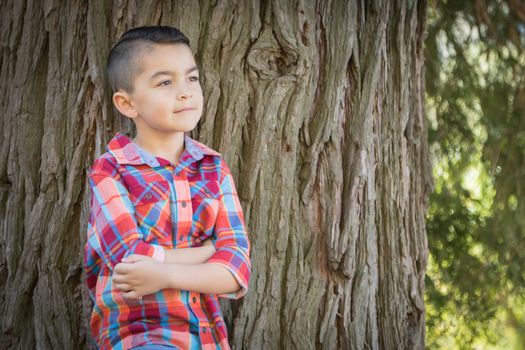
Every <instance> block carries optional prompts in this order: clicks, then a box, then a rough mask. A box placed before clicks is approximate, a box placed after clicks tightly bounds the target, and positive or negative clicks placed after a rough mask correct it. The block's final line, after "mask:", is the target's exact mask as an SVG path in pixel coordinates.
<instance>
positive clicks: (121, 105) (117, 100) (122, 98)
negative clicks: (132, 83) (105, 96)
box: [113, 91, 138, 119]
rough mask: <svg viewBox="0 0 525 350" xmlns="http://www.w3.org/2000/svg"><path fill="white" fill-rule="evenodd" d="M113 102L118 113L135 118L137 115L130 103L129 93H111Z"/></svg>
mask: <svg viewBox="0 0 525 350" xmlns="http://www.w3.org/2000/svg"><path fill="white" fill-rule="evenodd" d="M113 104H114V105H115V107H117V109H118V110H119V112H120V113H122V114H124V115H125V116H126V117H128V118H131V119H135V118H136V117H137V115H138V113H137V111H136V110H135V108H134V107H133V104H132V103H131V99H130V97H129V95H128V94H127V93H125V92H121V91H117V92H115V93H113Z"/></svg>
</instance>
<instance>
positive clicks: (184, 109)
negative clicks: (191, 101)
mask: <svg viewBox="0 0 525 350" xmlns="http://www.w3.org/2000/svg"><path fill="white" fill-rule="evenodd" d="M194 109H196V108H194V107H186V108H183V109H179V110H178V111H175V112H173V113H179V112H184V111H192V110H194Z"/></svg>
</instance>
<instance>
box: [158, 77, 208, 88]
mask: <svg viewBox="0 0 525 350" xmlns="http://www.w3.org/2000/svg"><path fill="white" fill-rule="evenodd" d="M190 79H194V80H192V81H194V82H196V81H199V77H198V76H193V77H190ZM164 83H171V80H164V81H163V82H161V83H160V84H159V86H168V84H164Z"/></svg>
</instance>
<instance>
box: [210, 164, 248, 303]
mask: <svg viewBox="0 0 525 350" xmlns="http://www.w3.org/2000/svg"><path fill="white" fill-rule="evenodd" d="M221 163H222V166H221V168H222V169H221V173H222V180H221V182H220V197H219V209H218V213H217V221H216V223H215V228H214V231H213V237H212V242H213V243H214V244H215V249H216V251H215V253H214V254H213V255H212V256H211V257H210V258H209V259H208V260H207V262H208V263H215V264H220V265H222V266H224V267H226V268H227V269H228V270H229V271H230V272H231V273H232V274H233V276H234V277H235V279H236V280H237V282H238V283H239V285H240V286H241V288H240V289H239V290H238V291H236V292H231V293H225V294H217V296H218V297H222V298H228V299H239V298H241V297H243V296H244V295H245V294H246V293H247V291H248V283H249V280H250V273H251V262H250V242H249V240H248V235H247V233H246V225H245V223H244V215H243V212H242V208H241V203H240V201H239V197H238V195H237V191H236V188H235V184H234V181H233V177H232V174H231V172H230V169H229V167H228V165H227V164H226V162H225V161H224V160H222V161H221Z"/></svg>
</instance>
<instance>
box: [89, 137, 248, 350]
mask: <svg viewBox="0 0 525 350" xmlns="http://www.w3.org/2000/svg"><path fill="white" fill-rule="evenodd" d="M184 145H185V149H184V151H183V153H182V154H181V156H180V159H179V163H178V164H177V165H176V166H175V165H174V164H173V163H172V162H170V161H168V160H166V159H164V158H161V157H157V156H154V155H152V154H150V153H148V152H147V151H145V150H144V149H142V148H141V147H140V146H138V145H137V144H136V143H134V142H132V141H131V139H129V138H128V137H127V136H125V135H123V134H121V133H118V132H117V133H116V134H115V136H114V137H113V138H112V139H111V141H110V142H109V143H108V145H107V146H106V150H107V152H105V153H104V154H102V155H101V156H100V157H98V158H97V159H96V160H95V161H94V164H93V166H92V167H91V169H90V170H89V172H88V181H89V185H90V195H91V206H90V214H89V222H88V229H87V242H86V245H85V247H84V266H83V267H84V271H85V272H86V284H87V287H88V290H89V296H90V298H91V300H92V301H93V303H94V308H93V311H92V314H91V320H90V326H91V334H92V336H93V338H94V339H95V341H96V342H97V344H98V346H99V347H100V349H124V350H126V349H129V348H130V347H133V346H138V345H142V344H145V343H146V342H148V343H155V344H165V345H172V346H177V347H179V348H181V349H188V347H189V344H190V336H191V335H190V333H189V327H190V325H192V328H193V326H194V327H197V328H198V333H199V338H200V342H201V346H202V349H230V346H229V344H228V335H227V330H226V325H225V323H224V319H223V317H222V313H221V310H220V305H219V302H218V298H219V297H222V298H229V299H238V298H240V297H242V296H244V295H245V294H246V292H247V290H248V282H249V279H250V271H251V263H250V256H249V254H250V243H249V241H248V237H247V234H246V228H245V223H244V217H243V213H242V208H241V205H240V202H239V198H238V196H237V192H236V189H235V185H234V181H233V177H232V174H231V173H230V169H229V167H228V165H227V164H226V162H225V161H224V159H223V158H222V157H221V154H220V153H218V152H216V151H214V150H212V149H211V148H209V147H207V146H206V145H204V144H202V143H200V142H197V141H196V140H193V139H192V138H190V136H189V135H188V134H186V133H185V134H184ZM174 233H176V234H174ZM208 237H212V242H213V243H214V245H215V249H216V252H215V253H214V255H213V256H212V257H211V258H210V259H208V262H209V263H210V262H214V263H218V264H221V265H222V266H224V267H226V268H227V269H228V270H229V271H231V273H232V274H233V276H234V277H235V279H236V280H237V281H238V282H239V284H240V286H241V289H240V290H239V291H237V292H236V293H228V294H204V293H198V292H193V291H187V290H178V289H170V288H168V289H163V290H160V291H158V292H157V293H154V294H150V295H145V296H143V298H142V300H139V301H134V300H133V301H130V300H129V299H124V298H123V296H122V294H121V292H120V290H119V289H118V288H116V287H115V286H114V285H113V282H112V274H113V269H114V267H115V265H116V264H118V263H119V262H120V261H121V260H122V258H123V257H125V256H128V255H131V254H142V255H148V256H151V257H152V258H154V259H157V260H159V261H163V258H164V248H166V249H174V248H188V247H197V246H200V245H201V242H202V241H203V240H205V239H206V238H208ZM163 247H164V248H163Z"/></svg>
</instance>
